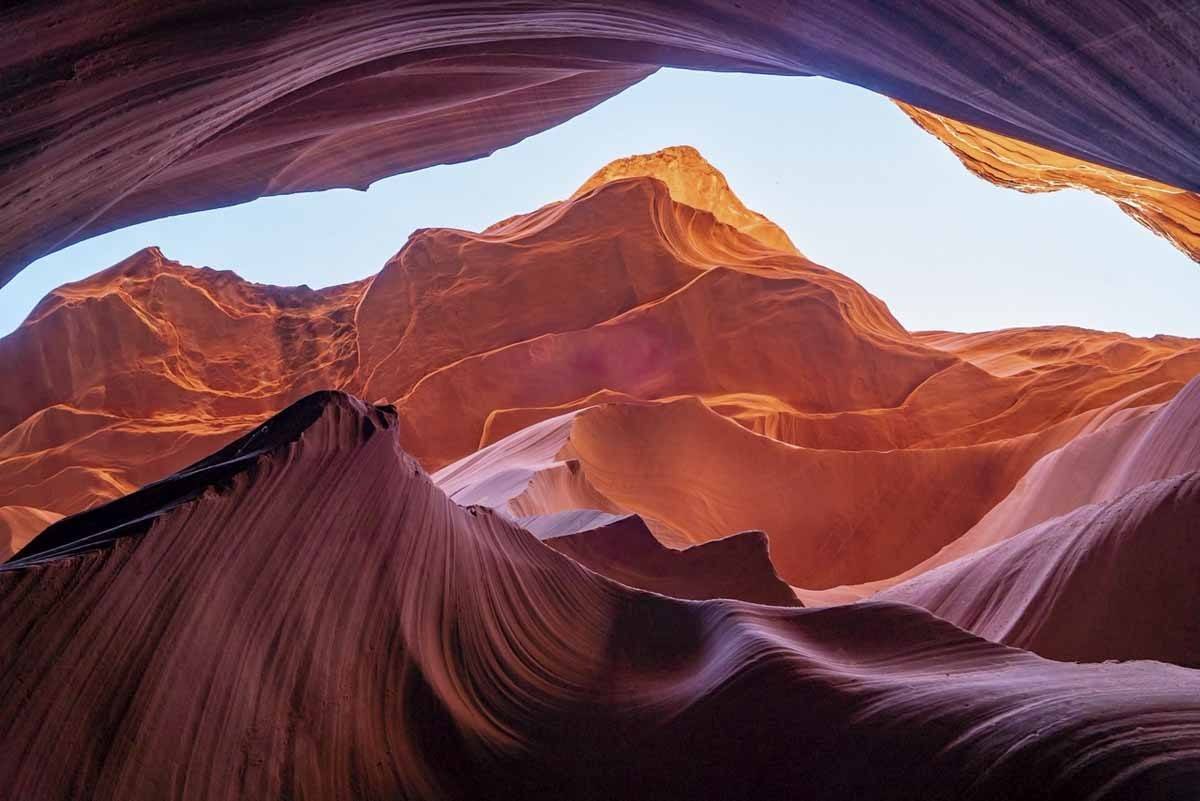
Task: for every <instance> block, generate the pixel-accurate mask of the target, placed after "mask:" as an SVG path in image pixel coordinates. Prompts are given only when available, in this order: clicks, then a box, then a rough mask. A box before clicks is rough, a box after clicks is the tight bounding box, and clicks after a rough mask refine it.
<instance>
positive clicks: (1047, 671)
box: [0, 393, 1200, 801]
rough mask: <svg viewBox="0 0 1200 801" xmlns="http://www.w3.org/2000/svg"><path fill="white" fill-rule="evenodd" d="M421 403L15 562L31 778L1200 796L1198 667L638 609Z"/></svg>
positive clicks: (902, 615) (216, 476) (904, 631)
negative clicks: (414, 448) (412, 419)
mask: <svg viewBox="0 0 1200 801" xmlns="http://www.w3.org/2000/svg"><path fill="white" fill-rule="evenodd" d="M394 414H395V413H394V412H393V411H392V410H391V409H389V408H385V407H369V406H367V405H365V404H363V403H361V402H359V401H356V400H354V399H352V398H350V397H348V396H345V395H341V394H337V393H322V394H318V395H314V396H310V397H308V398H305V399H303V400H302V401H300V402H299V403H297V404H296V405H294V406H292V407H290V408H289V409H287V410H285V411H284V412H283V413H282V414H281V415H279V416H278V417H276V418H273V419H271V420H270V421H268V423H266V424H265V425H263V426H261V427H259V428H257V429H255V430H254V431H252V432H251V433H250V434H248V435H247V436H246V437H244V438H242V439H241V440H239V441H237V442H234V443H232V444H230V445H229V446H227V447H226V448H225V449H223V450H222V451H220V452H218V453H216V454H214V455H213V456H211V457H209V458H208V459H206V460H203V461H202V462H200V463H198V464H196V465H193V466H192V467H191V468H189V469H187V470H185V471H182V472H181V473H180V474H178V475H176V476H173V477H171V478H169V479H167V480H165V481H163V482H160V483H158V484H155V485H152V486H149V487H146V488H144V489H142V490H140V491H139V492H137V493H134V494H132V495H129V496H126V497H125V498H123V499H121V500H119V501H117V502H114V503H112V504H108V505H106V506H103V507H100V508H98V509H96V510H93V511H91V512H87V513H84V514H81V515H77V516H75V517H72V518H68V519H67V520H64V521H62V522H60V523H58V524H56V525H54V526H52V527H51V528H49V529H48V530H47V531H46V532H44V533H43V534H42V535H41V536H39V537H38V538H37V539H35V540H34V541H33V542H32V543H30V544H29V545H28V546H26V547H25V549H24V550H23V551H22V553H21V554H19V555H18V558H17V559H16V560H15V561H12V562H10V563H8V564H7V565H5V566H3V567H0V637H2V638H3V641H4V642H5V643H6V645H7V647H5V648H4V649H0V665H2V669H0V697H4V698H5V699H8V701H9V703H6V704H4V705H0V743H3V744H4V745H3V747H2V748H0V780H2V781H3V783H4V786H5V787H6V788H8V790H9V791H10V792H11V793H13V794H14V796H15V797H21V798H38V799H67V798H76V797H79V796H80V795H86V796H87V797H89V798H94V799H118V798H119V799H142V798H145V799H151V798H152V799H164V798H194V797H204V798H222V797H255V798H278V797H304V798H313V797H320V798H329V799H338V798H345V799H350V798H364V797H365V798H391V797H420V798H425V797H428V798H434V797H436V798H477V797H481V796H484V795H486V796H488V797H493V798H514V799H515V798H526V799H527V798H541V797H556V798H557V797H562V794H563V793H564V792H566V793H570V794H572V795H576V796H578V795H579V794H581V793H582V794H584V795H586V796H588V797H595V798H611V797H618V796H629V795H630V794H631V793H632V794H633V795H636V796H640V797H646V798H660V797H666V796H668V795H669V796H672V797H676V796H678V797H712V798H734V799H737V798H746V799H750V798H764V797H778V796H780V795H792V794H795V793H804V794H806V795H808V796H809V797H813V798H825V799H844V798H862V797H869V798H875V799H910V798H925V799H964V798H969V799H997V800H999V799H1011V798H1028V799H1060V798H1097V799H1118V798H1121V799H1124V798H1139V799H1143V800H1144V801H1155V800H1156V799H1168V798H1178V797H1181V796H1184V795H1186V794H1187V793H1188V792H1190V789H1191V788H1193V787H1194V786H1195V782H1196V781H1198V780H1200V759H1198V758H1197V756H1196V755H1197V754H1198V753H1200V735H1198V734H1197V732H1200V726H1198V725H1197V721H1198V720H1200V703H1198V702H1197V698H1200V678H1198V676H1200V674H1196V673H1195V672H1193V671H1189V670H1185V669H1182V668H1177V667H1173V666H1169V665H1164V664H1161V663H1135V664H1126V665H1115V664H1106V665H1094V666H1084V665H1072V664H1063V663H1055V662H1050V661H1046V660H1043V659H1040V658H1038V657H1036V656H1034V655H1032V654H1029V653H1025V652H1021V651H1017V650H1014V649H1009V648H1004V647H1002V646H998V645H995V644H992V643H989V642H987V641H985V640H981V639H978V638H975V637H973V636H971V635H969V634H966V633H964V632H963V631H961V630H960V629H957V628H955V627H953V626H951V625H949V624H947V623H945V622H943V621H940V620H938V619H936V618H934V617H932V616H931V615H928V614H927V613H925V612H922V611H919V610H917V609H914V608H913V607H910V606H904V605H898V604H862V605H855V606H848V607H840V608H834V609H824V610H798V609H791V610H789V609H781V608H776V607H767V606H755V605H749V604H744V603H738V602H735V601H707V602H687V601H680V600H675V599H671V598H666V597H664V596H661V595H655V594H650V593H643V592H638V591H635V590H631V589H628V588H626V587H623V586H621V585H619V584H616V583H613V582H611V581H608V580H606V579H603V578H601V577H600V576H597V575H596V574H594V573H591V572H589V571H587V570H585V569H584V568H582V567H579V566H578V565H577V564H576V563H574V562H572V561H571V560H569V559H567V558H565V557H563V556H561V555H559V554H556V553H554V552H553V551H552V550H551V549H549V548H546V547H544V546H543V545H541V544H540V543H539V542H538V541H537V540H536V539H535V538H534V537H533V536H531V535H530V534H528V533H527V532H524V531H522V530H521V529H519V528H516V527H514V526H512V525H510V524H508V523H506V522H505V521H504V520H503V519H502V518H500V517H499V516H497V515H494V514H491V513H488V512H486V511H483V510H479V509H477V508H472V509H466V508H463V507H460V506H458V505H456V504H454V503H453V502H451V501H450V500H449V499H447V498H446V497H445V495H443V494H442V493H441V492H440V491H438V490H437V489H436V488H435V486H434V485H433V484H432V482H431V481H430V480H429V479H428V478H427V477H426V476H425V475H424V474H423V472H422V470H421V469H420V467H419V466H418V465H417V463H416V462H415V461H414V460H412V459H411V458H409V457H408V456H406V455H405V454H404V453H403V451H402V450H401V449H400V447H399V444H398V441H397V438H396V428H395V417H394ZM297 521H303V523H300V524H298V522H297ZM67 587H69V588H70V592H65V591H64V590H65V588H67ZM798 744H799V746H800V747H797V746H798ZM64 748H66V749H69V753H70V754H71V757H72V758H70V759H64V758H63V753H64ZM835 755H836V756H835ZM730 765H736V766H737V770H736V771H731V770H730V769H729V766H730Z"/></svg>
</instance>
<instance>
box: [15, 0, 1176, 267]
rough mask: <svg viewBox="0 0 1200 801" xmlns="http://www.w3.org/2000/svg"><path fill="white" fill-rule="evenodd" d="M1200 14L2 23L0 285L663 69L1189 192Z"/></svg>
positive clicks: (556, 110) (394, 15)
mask: <svg viewBox="0 0 1200 801" xmlns="http://www.w3.org/2000/svg"><path fill="white" fill-rule="evenodd" d="M1198 29H1200V22H1197V18H1196V15H1195V13H1194V9H1193V8H1192V7H1191V6H1190V4H1188V3H1168V4H1155V5H1152V6H1148V5H1146V4H1143V3H1137V2H1129V0H1102V1H1101V2H1094V1H1093V0H1088V2H1084V0H1067V1H1066V2H1060V3H1053V4H1045V3H1033V4H1030V3H1022V4H996V3H985V2H982V0H957V1H956V2H954V3H952V4H950V5H944V4H928V5H921V6H916V7H913V6H911V4H896V3H878V2H875V0H838V2H834V3H814V2H801V3H795V4H788V5H779V4H773V3H769V4H766V5H762V4H758V3H754V4H751V3H737V2H726V1H725V0H720V1H719V2H704V3H701V2H671V3H666V2H662V0H635V2H627V3H620V4H608V5H605V6H604V7H603V8H600V7H597V6H596V4H595V3H591V2H585V0H566V1H565V2H564V0H554V2H549V0H536V1H535V2H529V3H522V4H517V5H514V4H512V3H508V2H503V1H502V0H460V1H456V0H443V2H436V3H423V4H417V5H413V4H405V5H403V6H401V7H397V6H396V4H395V3H391V2H384V0H320V1H319V2H318V0H302V1H301V2H296V3H288V4H273V5H269V6H262V7H259V8H256V10H255V13H254V14H253V15H252V16H250V17H247V16H246V15H245V14H244V13H243V10H242V9H234V8H232V7H229V8H226V7H224V6H220V5H219V4H218V5H214V4H209V3H203V4H181V3H174V4H171V3H167V4H158V5H155V6H154V7H153V8H148V7H144V6H142V5H137V4H131V5H124V4H118V5H113V4H111V3H107V2H101V1H100V0H75V1H74V2H72V3H70V4H68V5H65V6H64V5H62V4H59V3H50V2H45V0H41V1H39V2H31V3H23V4H21V5H19V6H18V7H17V8H15V9H13V10H11V11H10V12H9V13H7V14H5V15H4V17H3V18H2V19H0V35H2V36H3V39H4V41H6V42H14V43H16V44H14V46H13V47H11V48H8V49H7V50H6V52H5V54H4V55H3V57H0V77H2V78H3V80H0V87H3V88H2V90H0V110H2V111H3V112H4V114H5V117H6V120H7V125H6V126H5V133H4V135H3V137H0V152H3V153H4V156H3V158H2V159H0V188H2V189H3V191H2V192H0V197H3V198H4V202H3V205H2V206H0V253H3V254H4V258H3V261H2V262H0V284H2V283H4V282H6V281H7V280H9V279H10V278H11V277H12V276H13V275H14V274H15V273H16V272H17V271H19V270H20V269H22V268H23V267H24V266H25V265H27V264H28V263H29V262H30V261H32V260H34V259H36V258H38V257H39V256H42V255H44V254H46V253H48V252H50V251H52V250H55V249H57V248H60V247H63V246H65V245H67V244H70V243H72V242H77V241H79V240H81V239H84V238H86V237H89V236H93V235H95V234H97V233H100V232H103V231H107V230H112V229H114V228H118V227H121V226H123V225H129V224H132V223H134V222H138V221H141V220H146V219H150V218H154V217H160V216H164V215H168V214H174V213H180V212H183V211H189V210H197V209H203V208H212V207H214V206H219V205H224V204H229V203H233V202H240V201H245V200H250V199H252V198H255V197H259V196H262V195H269V194H279V193H283V192H295V191H304V190H312V189H322V188H328V187H334V186H350V187H358V188H363V187H366V186H367V185H369V184H370V183H371V182H372V181H374V180H377V179H379V178H382V177H384V176H387V175H392V174H395V173H399V172H403V171H405V170H412V169H419V168H421V167H424V166H427V165H431V164H438V163H448V162H455V161H461V160H464V159H470V158H475V157H478V156H481V155H484V154H487V153H490V152H491V151H493V150H495V149H496V148H498V147H503V146H505V145H509V144H512V143H513V142H515V141H518V140H520V139H522V138H523V137H525V136H527V135H529V134H531V133H534V132H536V131H540V130H544V129H546V128H548V127H551V126H553V125H555V124H558V123H560V122H562V121H563V120H565V119H568V118H570V117H571V116H573V115H574V114H577V113H579V112H581V111H583V110H585V109H587V108H590V107H591V106H593V105H594V104H596V103H598V102H600V101H601V100H603V99H604V98H606V97H609V96H611V95H613V94H616V93H617V92H619V91H621V90H622V89H624V88H626V87H628V86H629V85H631V84H633V83H635V82H636V81H638V80H640V79H642V78H643V77H645V76H646V75H648V74H649V73H651V72H652V71H653V70H654V68H655V66H657V65H662V64H666V65H671V66H682V67H692V68H700V69H719V70H747V71H754V72H770V73H779V74H796V75H804V74H819V75H825V76H828V77H831V78H835V79H838V80H842V81H848V82H851V83H855V84H858V85H861V86H864V87H866V88H868V89H872V90H874V91H877V92H880V93H882V94H885V95H888V96H890V97H894V98H897V99H899V100H903V101H905V102H908V103H911V104H914V105H916V106H919V107H921V108H924V109H927V110H929V111H931V112H934V113H937V114H940V115H945V116H948V117H950V118H953V119H957V120H961V121H963V122H965V123H968V124H970V125H972V126H975V127H978V128H984V129H987V130H990V131H996V132H999V133H1001V134H1004V135H1005V136H1009V137H1016V138H1019V139H1022V140H1025V141H1030V142H1034V143H1036V144H1038V145H1041V146H1043V147H1047V148H1052V149H1053V150H1055V151H1057V152H1063V153H1068V154H1070V155H1072V156H1075V157H1077V158H1083V159H1087V160H1089V161H1094V162H1097V163H1100V164H1104V165H1107V166H1110V167H1114V168H1117V169H1120V170H1123V171H1125V172H1129V173H1133V174H1137V175H1144V176H1147V177H1151V178H1154V179H1156V180H1158V181H1162V182H1165V183H1167V184H1170V185H1173V186H1178V187H1181V188H1184V189H1189V190H1192V191H1195V190H1198V189H1200V156H1198V155H1197V153H1196V148H1195V147H1194V144H1195V142H1196V141H1197V139H1198V138H1200V136H1198V128H1197V122H1196V119H1195V115H1194V113H1193V112H1194V109H1195V107H1196V101H1197V98H1200V77H1197V72H1196V70H1194V69H1192V67H1193V65H1194V64H1195V63H1196V62H1197V61H1198V60H1200V53H1198V52H1197V45H1196V41H1197V39H1198V37H1197V35H1196V34H1197V30H1198Z"/></svg>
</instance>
